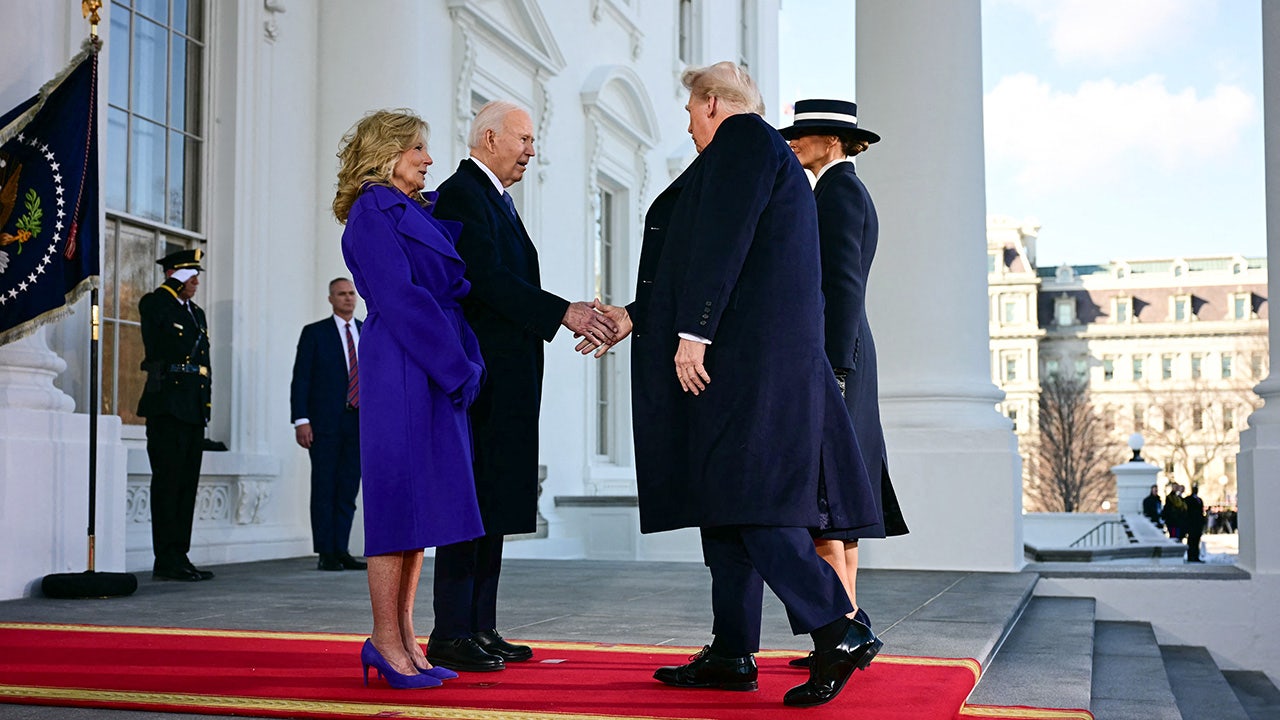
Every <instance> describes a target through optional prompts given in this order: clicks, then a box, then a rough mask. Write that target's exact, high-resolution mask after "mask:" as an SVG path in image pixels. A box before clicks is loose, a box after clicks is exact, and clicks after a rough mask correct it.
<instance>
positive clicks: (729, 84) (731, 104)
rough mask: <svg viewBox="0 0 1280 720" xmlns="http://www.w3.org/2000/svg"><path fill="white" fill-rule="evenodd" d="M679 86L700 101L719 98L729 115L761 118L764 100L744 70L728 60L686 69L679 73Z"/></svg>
mask: <svg viewBox="0 0 1280 720" xmlns="http://www.w3.org/2000/svg"><path fill="white" fill-rule="evenodd" d="M680 84H682V85H684V87H685V89H686V90H688V91H689V93H690V94H691V95H693V97H695V98H698V99H699V100H706V99H708V98H713V97H714V98H719V99H720V102H721V103H723V104H724V105H726V106H728V107H727V108H726V109H727V110H729V111H730V112H735V113H755V114H756V115H764V100H763V99H762V98H761V97H760V90H759V89H758V88H757V87H756V82H755V81H754V80H752V79H751V76H750V75H748V74H747V71H746V70H743V69H742V68H741V67H739V66H738V65H737V64H735V63H731V62H729V61H728V60H725V61H723V62H718V63H716V64H715V65H709V66H707V67H691V68H688V69H687V70H685V71H684V72H683V73H681V75H680Z"/></svg>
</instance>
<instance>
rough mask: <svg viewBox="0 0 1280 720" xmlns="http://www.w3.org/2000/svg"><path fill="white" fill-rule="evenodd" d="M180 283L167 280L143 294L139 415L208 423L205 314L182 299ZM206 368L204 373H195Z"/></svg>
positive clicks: (207, 361)
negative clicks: (143, 374) (144, 379)
mask: <svg viewBox="0 0 1280 720" xmlns="http://www.w3.org/2000/svg"><path fill="white" fill-rule="evenodd" d="M181 287H182V283H180V282H178V281H177V280H173V279H169V280H165V281H164V283H163V284H162V285H161V286H160V287H158V288H156V289H155V290H152V291H151V292H149V293H147V294H146V295H143V296H142V299H141V300H140V301H138V315H139V318H140V319H141V324H142V346H143V349H144V351H145V353H146V354H145V356H144V357H143V359H142V369H143V371H145V372H146V373H147V384H146V385H145V386H144V387H143V389H142V397H141V398H139V399H138V415H140V416H142V417H145V418H156V417H164V416H169V417H173V418H176V419H178V420H180V421H182V422H184V423H188V424H191V425H204V424H206V423H207V422H209V406H210V398H211V393H210V390H211V388H212V377H211V375H210V373H209V330H208V328H209V324H208V321H206V320H205V315H204V310H203V309H201V308H200V306H199V305H196V304H195V303H194V302H192V303H191V310H190V311H188V310H187V308H185V307H183V305H182V303H181V302H179V301H178V296H177V293H178V292H179V291H180V290H181ZM200 367H203V368H204V369H205V370H204V372H203V373H200V372H198V371H197V369H198V368H200Z"/></svg>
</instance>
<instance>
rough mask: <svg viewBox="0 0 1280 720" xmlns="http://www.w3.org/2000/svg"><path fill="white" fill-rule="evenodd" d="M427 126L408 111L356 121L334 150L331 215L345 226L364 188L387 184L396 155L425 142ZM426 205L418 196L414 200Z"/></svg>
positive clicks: (382, 113) (379, 113)
mask: <svg viewBox="0 0 1280 720" xmlns="http://www.w3.org/2000/svg"><path fill="white" fill-rule="evenodd" d="M429 131H430V127H428V125H427V122H426V121H425V120H423V119H422V118H420V117H418V116H417V115H416V114H415V113H414V112H413V111H412V110H408V109H406V108H399V109H396V110H374V111H373V112H370V113H368V114H367V115H365V116H364V117H362V118H360V121H359V122H357V123H356V124H355V125H354V126H352V128H351V129H350V130H348V131H347V133H346V134H345V135H343V136H342V142H341V144H340V146H339V148H338V193H337V195H335V196H334V198H333V216H334V217H336V218H338V222H340V223H342V224H344V225H345V224H346V223H347V215H348V214H350V212H351V206H352V205H354V204H355V201H356V198H358V197H360V193H361V191H363V190H364V187H365V185H369V184H374V185H386V186H388V187H393V186H392V184H391V173H392V171H394V170H395V167H396V162H397V161H399V160H400V154H401V153H403V152H404V151H405V150H408V149H409V148H411V147H413V145H414V143H416V142H418V138H422V139H423V140H425V139H426V137H427V134H428V132H429ZM415 199H416V200H418V201H419V202H421V203H423V204H424V205H425V204H426V200H425V199H422V198H421V197H419V198H415Z"/></svg>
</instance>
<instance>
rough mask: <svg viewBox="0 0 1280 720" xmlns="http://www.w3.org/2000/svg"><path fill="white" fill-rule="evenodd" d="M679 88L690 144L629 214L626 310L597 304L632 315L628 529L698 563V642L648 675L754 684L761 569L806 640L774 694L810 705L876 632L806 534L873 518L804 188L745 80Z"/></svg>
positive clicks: (841, 679) (709, 73)
mask: <svg viewBox="0 0 1280 720" xmlns="http://www.w3.org/2000/svg"><path fill="white" fill-rule="evenodd" d="M683 81H684V84H685V87H687V88H689V90H690V98H689V104H688V106H687V109H688V111H689V116H690V127H689V131H690V133H691V134H692V136H693V140H694V145H695V147H696V148H697V150H698V152H699V153H700V154H699V156H698V158H697V159H696V160H695V161H694V162H693V164H692V165H690V166H689V168H688V169H687V170H686V171H685V172H684V173H683V174H682V175H681V176H680V177H679V178H678V179H677V180H676V181H675V182H674V183H673V184H672V186H671V187H669V188H667V190H665V191H664V192H663V193H662V194H661V195H660V196H659V197H658V199H657V200H656V201H655V202H654V204H653V206H652V207H651V208H650V211H649V213H648V215H647V216H646V219H645V228H646V230H645V237H644V245H643V248H642V250H641V256H640V275H639V282H638V284H637V288H638V290H637V299H636V302H635V303H633V304H632V305H631V306H629V308H628V310H629V313H630V314H629V315H627V314H623V313H620V312H619V310H620V309H615V308H605V312H606V314H608V315H610V317H614V318H617V319H618V321H619V322H620V324H621V331H622V332H624V333H625V332H626V331H627V330H628V329H629V326H630V323H631V322H634V328H633V329H634V333H635V337H634V339H633V342H632V403H633V411H634V421H635V423H634V424H635V442H636V475H637V482H638V486H639V495H640V523H641V530H642V532H646V533H649V532H658V531H663V530H671V529H675V528H681V527H697V528H700V529H701V533H702V547H703V557H704V559H705V561H706V563H707V566H708V567H709V568H710V570H711V578H712V609H713V611H714V616H715V621H714V626H713V628H712V633H713V635H714V640H713V642H712V643H711V645H710V646H708V647H706V648H704V649H703V651H702V652H701V653H699V655H698V656H697V657H696V658H695V659H694V660H693V661H692V662H690V663H688V664H686V665H681V666H675V667H664V668H661V669H659V670H658V671H657V672H656V673H655V675H654V677H656V678H657V679H658V680H660V681H661V682H664V683H667V684H670V685H676V686H680V687H702V688H721V689H731V690H754V689H756V687H757V671H756V666H755V660H754V658H753V656H752V653H754V652H756V651H757V650H758V649H759V641H760V608H761V600H762V597H761V593H762V588H761V585H760V578H763V579H764V582H766V583H768V584H769V587H770V588H771V589H773V591H774V592H775V593H776V594H777V595H778V597H779V598H781V599H782V601H783V603H784V604H785V605H786V607H787V611H788V616H789V618H790V620H791V626H792V630H793V632H795V633H796V634H800V633H809V634H810V635H811V636H812V637H813V640H814V661H813V663H812V666H811V668H810V677H809V680H808V682H806V683H804V684H802V685H800V686H798V687H795V688H793V689H792V690H791V691H789V692H788V693H787V694H786V696H785V698H784V702H785V703H786V704H788V705H794V706H809V705H819V704H822V703H825V702H828V701H830V700H831V699H833V698H834V697H835V696H836V695H837V694H838V693H839V692H840V690H841V689H842V688H843V687H844V684H845V682H846V681H847V680H848V678H849V676H850V675H851V674H852V673H853V671H854V669H856V668H859V667H866V665H867V663H869V662H870V661H871V658H872V657H874V656H875V653H876V652H877V650H878V648H879V646H880V642H879V640H877V639H876V638H875V636H874V635H873V634H872V633H871V631H870V629H868V628H867V627H866V626H865V625H862V624H861V623H858V622H856V621H853V620H850V619H848V618H847V617H846V614H847V613H851V612H852V609H853V608H852V605H851V604H850V603H849V598H848V595H847V594H846V593H845V591H844V587H843V586H842V585H841V583H840V579H839V577H838V576H837V575H836V573H835V571H833V570H832V569H831V567H830V566H829V565H827V564H826V563H824V562H823V561H822V560H821V559H820V558H819V557H818V555H817V554H816V553H815V552H814V549H813V541H812V539H811V536H810V529H811V528H822V527H857V526H860V525H869V524H871V523H873V522H875V521H876V520H877V518H876V516H875V515H876V513H875V507H874V505H873V504H872V503H871V502H870V498H871V487H870V482H869V479H868V477H867V473H866V470H865V468H864V467H863V466H862V463H861V459H860V456H859V454H858V451H857V444H856V440H855V438H854V434H853V427H852V424H851V422H850V419H849V414H848V412H846V411H845V409H844V405H843V400H842V398H841V396H840V390H839V387H838V386H837V385H836V379H835V375H834V374H833V372H832V369H831V365H830V363H829V362H828V361H827V358H826V355H825V353H824V350H823V330H822V324H823V314H822V295H821V272H820V265H819V250H818V228H817V216H816V209H815V206H814V200H813V193H812V191H811V190H810V188H809V183H808V180H807V179H806V177H805V175H804V171H803V170H802V169H801V168H800V165H799V163H797V162H796V159H795V156H794V155H793V153H792V152H791V150H790V148H788V147H787V144H786V142H785V141H784V140H783V139H782V137H781V136H780V135H779V134H778V132H777V131H776V130H774V129H773V128H772V127H770V126H769V125H768V124H767V123H766V122H765V121H764V120H763V119H762V118H761V117H760V116H759V114H758V113H759V112H760V111H761V109H762V103H761V102H760V95H759V91H758V90H756V88H755V84H754V82H752V81H751V79H750V78H749V77H748V76H747V75H746V73H745V72H743V71H742V70H741V69H740V68H738V67H737V66H736V65H734V64H732V63H727V62H725V63H719V64H717V65H713V66H711V67H709V68H701V69H693V70H688V71H686V72H685V74H684V78H683ZM673 358H674V362H673ZM824 473H825V475H826V476H834V475H837V474H838V476H839V477H842V478H851V479H854V480H855V481H851V482H841V483H840V484H838V485H837V484H834V483H833V484H826V483H825V482H824V481H823V477H824Z"/></svg>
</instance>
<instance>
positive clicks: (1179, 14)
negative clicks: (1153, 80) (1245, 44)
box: [1011, 0, 1217, 64]
mask: <svg viewBox="0 0 1280 720" xmlns="http://www.w3.org/2000/svg"><path fill="white" fill-rule="evenodd" d="M1011 2H1012V4H1015V5H1019V6H1021V7H1023V8H1024V9H1025V10H1027V11H1028V12H1030V13H1032V14H1033V15H1034V16H1035V17H1036V19H1037V20H1038V21H1039V22H1040V24H1042V25H1046V26H1048V33H1049V45H1050V47H1051V48H1052V49H1053V52H1054V56H1055V57H1056V59H1057V60H1058V61H1059V62H1062V63H1086V64H1107V63H1114V62H1120V61H1125V60H1135V59H1141V58H1142V57H1144V56H1145V55H1146V54H1147V53H1149V52H1150V51H1152V50H1154V49H1157V48H1162V47H1164V48H1168V47H1172V46H1176V44H1177V43H1178V42H1180V41H1182V40H1185V39H1189V38H1191V37H1192V36H1193V35H1194V33H1195V32H1196V29H1197V27H1199V24H1200V23H1201V22H1203V21H1204V20H1205V18H1206V16H1211V15H1213V14H1214V13H1216V10H1217V8H1216V3H1213V2H1208V1H1207V0H1055V1H1053V2H1045V1H1044V0H1011Z"/></svg>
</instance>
